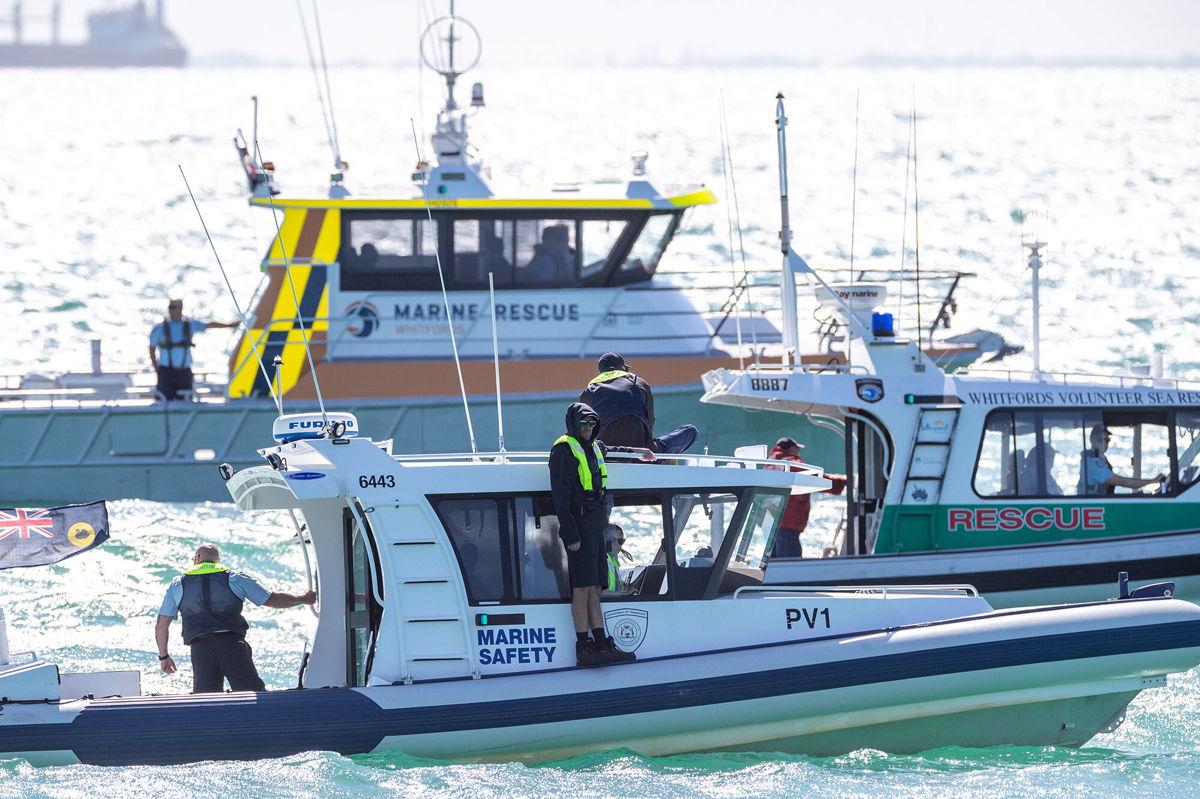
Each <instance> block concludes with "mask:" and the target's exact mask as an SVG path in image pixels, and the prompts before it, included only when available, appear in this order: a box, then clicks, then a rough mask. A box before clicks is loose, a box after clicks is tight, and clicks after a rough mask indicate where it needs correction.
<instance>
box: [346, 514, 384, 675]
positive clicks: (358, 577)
mask: <svg viewBox="0 0 1200 799" xmlns="http://www.w3.org/2000/svg"><path fill="white" fill-rule="evenodd" d="M342 528H343V530H344V533H343V535H344V540H345V549H344V550H343V551H344V552H345V553H346V590H347V593H348V595H347V597H346V675H347V680H346V683H347V685H349V686H351V687H355V686H362V685H366V684H367V675H368V674H370V673H371V661H372V660H373V658H374V655H375V642H376V639H377V636H378V634H379V619H380V617H381V616H382V615H383V608H382V607H380V605H379V602H377V601H376V599H375V596H376V589H377V585H378V584H377V583H376V577H375V575H376V574H377V571H376V569H375V564H377V563H378V562H379V561H378V554H377V552H376V550H375V544H374V541H373V540H372V539H371V536H370V535H366V534H364V531H363V530H362V529H361V527H360V526H359V524H358V522H357V520H356V519H355V517H354V514H352V513H351V511H350V509H349V508H347V509H346V510H345V512H344V514H343V521H342Z"/></svg>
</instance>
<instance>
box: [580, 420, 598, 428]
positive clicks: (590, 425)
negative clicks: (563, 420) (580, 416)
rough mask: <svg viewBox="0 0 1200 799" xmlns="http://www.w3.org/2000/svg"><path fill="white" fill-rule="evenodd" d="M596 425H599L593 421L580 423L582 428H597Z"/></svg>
mask: <svg viewBox="0 0 1200 799" xmlns="http://www.w3.org/2000/svg"><path fill="white" fill-rule="evenodd" d="M596 424H597V423H596V422H593V421H585V422H580V423H579V426H580V427H595V426H596Z"/></svg>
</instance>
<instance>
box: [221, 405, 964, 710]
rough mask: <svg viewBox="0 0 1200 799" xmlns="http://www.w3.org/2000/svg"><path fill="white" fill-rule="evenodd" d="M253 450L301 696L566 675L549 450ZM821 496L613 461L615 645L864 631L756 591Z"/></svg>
mask: <svg viewBox="0 0 1200 799" xmlns="http://www.w3.org/2000/svg"><path fill="white" fill-rule="evenodd" d="M285 418H286V417H285ZM263 452H264V454H265V455H267V457H268V459H269V460H270V461H271V463H272V464H273V465H272V466H260V467H253V468H250V469H245V470H243V471H241V472H238V473H236V474H235V475H233V476H232V478H231V479H230V480H229V482H228V488H229V490H230V493H231V496H232V497H233V498H234V499H235V501H236V502H237V504H238V506H239V507H241V508H243V509H270V508H278V509H288V510H293V511H299V512H300V513H301V514H302V515H303V518H304V520H305V524H306V533H307V535H308V536H310V537H311V545H312V547H313V551H314V553H315V563H316V568H317V571H318V573H319V583H320V596H321V602H320V621H319V624H318V627H317V632H316V636H315V639H314V641H313V645H312V654H311V656H310V657H309V659H308V661H307V666H306V670H305V674H304V677H303V685H304V686H305V687H321V686H327V685H380V684H392V683H405V682H410V681H416V680H422V679H442V678H447V677H468V676H486V675H488V674H504V673H512V672H524V671H530V670H538V669H555V668H561V667H567V666H573V665H574V657H575V653H574V646H573V644H574V640H575V636H574V630H573V627H572V624H571V615H570V589H569V586H568V581H567V567H566V556H565V552H564V549H563V546H562V543H561V541H560V539H559V537H558V519H557V517H556V515H555V513H554V509H553V506H552V504H551V498H550V492H549V480H548V473H547V471H546V457H547V456H546V454H544V453H538V454H534V453H489V454H476V455H412V456H408V455H405V456H396V457H393V456H391V455H390V454H389V453H388V452H387V451H386V447H381V446H380V445H379V444H376V443H374V442H371V441H369V440H368V439H365V438H354V437H352V438H343V439H327V438H324V439H316V440H308V441H297V442H291V443H288V444H282V445H280V446H278V447H274V448H272V449H270V450H263ZM828 485H829V481H828V480H826V479H825V478H823V477H822V476H821V471H820V469H819V468H818V467H806V468H804V469H803V470H802V471H801V472H784V471H778V470H776V469H775V468H773V465H772V464H771V463H768V462H763V461H754V460H746V459H736V458H713V457H704V458H686V457H680V458H679V459H673V460H672V461H670V462H668V463H660V464H643V463H634V462H624V461H622V460H621V456H619V455H615V454H614V455H613V457H612V459H611V460H610V461H609V478H608V488H609V497H608V498H609V500H610V501H611V504H612V507H611V511H610V521H611V523H613V524H615V525H618V526H619V528H620V536H621V538H623V543H622V544H621V545H620V546H614V547H613V550H612V554H613V556H614V559H615V560H616V561H617V563H618V564H619V577H618V578H617V579H616V580H614V585H613V586H612V590H605V591H604V593H603V597H602V606H603V609H604V616H605V624H606V626H607V627H608V629H609V632H610V633H611V634H612V635H613V637H614V639H615V640H616V641H617V643H618V645H619V646H621V647H622V648H623V649H625V650H626V651H631V652H636V654H637V655H638V657H639V658H643V657H655V656H664V655H672V654H679V653H681V652H688V651H692V650H693V649H694V647H695V641H694V640H692V639H693V638H694V636H690V635H684V634H682V633H680V632H678V631H680V630H687V629H694V628H695V625H696V624H697V623H698V619H700V618H703V619H704V623H705V624H707V625H709V626H710V627H712V628H713V629H719V630H720V637H721V641H722V642H723V643H722V645H725V644H728V645H730V646H736V645H748V646H753V645H760V644H765V643H767V642H771V641H778V640H780V638H781V636H782V637H784V638H790V637H795V636H799V635H818V634H821V633H822V632H824V631H828V630H836V629H847V627H846V625H850V627H851V628H853V626H854V625H869V624H873V623H875V622H870V621H868V620H869V618H870V616H871V614H872V613H875V612H877V611H873V610H871V608H869V607H866V606H864V605H861V603H860V604H859V605H854V604H853V603H850V604H851V606H853V607H852V608H851V609H847V610H843V611H838V612H835V613H834V615H833V616H832V617H831V616H830V607H831V605H830V602H832V601H834V600H831V599H830V598H829V596H825V597H818V598H816V599H814V598H812V597H809V598H808V599H806V600H805V601H803V602H801V601H800V600H799V599H797V598H796V597H797V594H796V593H795V592H792V593H788V590H787V589H778V588H768V587H765V586H764V570H765V567H766V561H767V553H768V552H769V551H770V547H771V545H772V543H773V540H774V536H775V533H776V529H777V527H778V524H779V520H780V518H781V516H782V509H783V507H784V504H785V503H786V502H787V500H788V498H789V496H790V495H791V494H793V493H805V492H809V491H814V490H820V489H822V488H825V487H827V486H828ZM615 539H616V536H614V540H615ZM780 591H782V593H781V594H780V593H779V592H780ZM834 593H835V594H836V593H837V592H836V591H834ZM776 594H778V596H776V598H777V599H778V598H779V596H783V597H785V598H786V597H788V596H790V597H792V599H791V600H790V601H783V600H781V605H780V607H779V608H778V611H777V613H776V612H774V611H772V612H769V613H764V612H761V611H762V610H763V607H764V606H762V605H759V604H758V603H753V602H752V603H749V604H747V603H746V602H730V601H729V600H733V599H762V598H768V597H770V596H772V595H776ZM937 595H938V596H941V597H942V598H943V599H944V598H945V597H947V596H950V597H954V596H957V597H959V598H972V597H974V598H973V599H971V601H972V602H977V603H979V605H978V608H977V609H986V605H985V604H983V603H982V600H979V599H978V598H977V597H975V594H974V592H973V591H969V590H968V591H964V590H955V589H942V590H940V591H939V592H937ZM919 598H920V597H916V598H914V597H909V599H911V600H913V601H914V602H915V604H914V605H913V607H912V609H911V613H912V614H915V615H914V616H913V618H920V619H923V618H927V616H926V615H925V614H926V613H934V612H935V610H934V605H935V604H936V603H926V604H925V605H922V604H921V603H920V602H919V601H917V600H918V599H919ZM902 604H903V603H902ZM784 605H787V607H784ZM839 607H840V605H839ZM872 607H874V606H872ZM971 607H973V608H974V607H976V606H975V605H972V606H971ZM788 608H790V610H789V609H788ZM853 608H862V610H861V613H860V611H859V610H855V609H853ZM922 608H925V609H924V610H923V609H922ZM909 612H910V611H908V610H906V611H905V613H906V614H907V613H909ZM942 612H944V609H943V611H942ZM789 614H790V615H789ZM793 617H794V618H793ZM710 643H711V642H710ZM706 646H707V645H706Z"/></svg>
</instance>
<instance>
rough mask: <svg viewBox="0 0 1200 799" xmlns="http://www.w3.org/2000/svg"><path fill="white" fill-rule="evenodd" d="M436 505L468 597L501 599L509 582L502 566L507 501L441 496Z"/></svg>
mask: <svg viewBox="0 0 1200 799" xmlns="http://www.w3.org/2000/svg"><path fill="white" fill-rule="evenodd" d="M436 507H437V513H438V516H439V517H441V520H442V524H443V525H444V526H445V528H446V532H447V533H449V534H450V540H451V542H452V543H453V544H454V551H455V553H456V554H457V555H458V562H459V565H460V566H461V567H462V574H463V578H464V579H465V580H466V583H467V591H468V592H469V594H470V596H471V599H472V601H474V602H487V601H499V600H502V599H504V598H505V596H506V595H508V594H510V593H511V587H510V586H511V582H512V580H511V577H510V576H509V575H508V574H506V569H505V564H506V563H507V562H508V549H509V547H508V545H507V542H506V540H505V539H506V538H508V537H509V534H508V519H507V518H506V516H507V511H508V503H506V502H504V501H502V500H498V499H485V498H478V499H476V498H471V499H445V500H442V501H441V502H438V503H437V505H436ZM506 583H507V584H508V585H506Z"/></svg>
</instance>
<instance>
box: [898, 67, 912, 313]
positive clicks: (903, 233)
mask: <svg viewBox="0 0 1200 799" xmlns="http://www.w3.org/2000/svg"><path fill="white" fill-rule="evenodd" d="M914 92H915V90H914ZM916 115H917V109H916V107H915V106H914V107H913V108H912V109H911V110H910V111H909V113H908V150H907V152H906V153H905V155H904V211H903V213H902V215H901V221H900V290H899V291H898V292H896V329H900V319H901V314H902V312H903V311H904V261H905V259H906V258H907V257H908V187H909V185H910V180H909V178H910V177H911V175H912V173H911V171H910V170H911V169H912V157H913V125H914V124H915V121H914V120H915V117H916Z"/></svg>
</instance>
